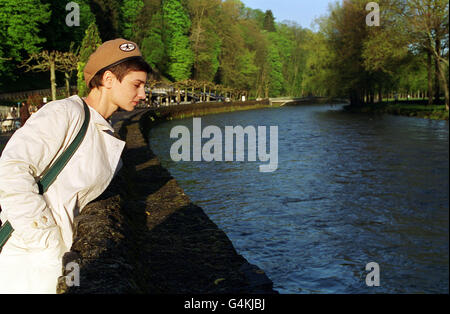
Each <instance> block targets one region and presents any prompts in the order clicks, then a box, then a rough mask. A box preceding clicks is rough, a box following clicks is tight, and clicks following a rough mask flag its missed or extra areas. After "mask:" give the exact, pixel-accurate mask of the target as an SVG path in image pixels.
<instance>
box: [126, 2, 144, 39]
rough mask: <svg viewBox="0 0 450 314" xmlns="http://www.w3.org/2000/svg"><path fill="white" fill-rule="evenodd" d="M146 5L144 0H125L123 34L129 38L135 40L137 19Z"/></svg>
mask: <svg viewBox="0 0 450 314" xmlns="http://www.w3.org/2000/svg"><path fill="white" fill-rule="evenodd" d="M143 7H144V2H143V1H142V0H123V4H122V6H121V13H122V35H123V36H124V38H126V39H129V40H135V38H134V37H135V34H136V24H135V23H136V19H137V17H138V14H139V12H140V11H141V10H142V8H143Z"/></svg>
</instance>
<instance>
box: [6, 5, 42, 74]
mask: <svg viewBox="0 0 450 314" xmlns="http://www.w3.org/2000/svg"><path fill="white" fill-rule="evenodd" d="M0 8H1V9H0V43H1V44H0V71H2V72H3V71H6V70H7V69H8V68H9V70H11V68H10V67H8V65H6V61H11V60H12V61H21V60H23V57H24V55H26V54H31V53H33V52H38V51H39V47H40V45H41V44H42V43H44V42H45V40H46V39H45V37H44V36H43V34H41V32H40V30H41V27H42V24H44V23H47V22H48V21H49V19H50V14H51V12H49V11H48V9H49V6H48V5H45V4H42V2H41V1H39V0H0Z"/></svg>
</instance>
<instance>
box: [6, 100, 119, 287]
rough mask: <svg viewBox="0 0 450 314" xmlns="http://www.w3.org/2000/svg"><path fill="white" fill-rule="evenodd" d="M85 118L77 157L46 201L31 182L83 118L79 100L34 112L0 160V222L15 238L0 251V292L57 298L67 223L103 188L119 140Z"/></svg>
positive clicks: (99, 120)
mask: <svg viewBox="0 0 450 314" xmlns="http://www.w3.org/2000/svg"><path fill="white" fill-rule="evenodd" d="M89 110H90V114H91V120H90V123H89V127H88V130H87V132H86V136H85V138H84V140H83V142H82V143H81V145H80V146H79V147H78V149H77V151H76V152H75V154H74V155H73V156H72V158H71V159H70V160H69V162H68V163H67V165H66V166H65V167H64V169H63V170H62V171H61V173H60V174H59V175H58V177H57V178H56V180H55V181H54V182H53V184H52V185H51V186H50V187H49V188H48V190H47V192H46V193H44V195H40V194H39V189H38V185H37V182H38V180H39V179H40V176H41V175H42V173H43V172H44V171H45V170H46V169H48V167H49V166H51V165H52V164H53V162H54V161H56V159H57V158H58V157H59V156H60V155H61V154H62V153H63V152H64V150H65V149H66V148H67V147H68V146H69V145H70V143H71V142H72V141H73V139H74V138H75V136H76V135H77V134H78V131H79V130H80V128H81V125H82V124H83V120H84V110H83V102H82V100H81V99H80V97H78V96H72V97H69V98H66V99H63V100H58V101H53V102H50V103H48V104H46V105H45V106H44V107H42V108H41V109H40V110H39V111H38V112H37V113H35V114H33V115H32V116H31V117H30V118H29V119H28V120H27V122H26V123H25V125H24V126H23V127H21V128H20V129H18V130H17V131H16V132H15V133H14V135H13V136H12V137H11V139H10V140H9V142H8V144H7V145H6V147H5V148H4V150H3V153H2V155H1V158H0V204H1V207H2V212H1V213H0V219H1V220H2V222H5V221H6V220H8V221H9V222H10V223H11V225H12V227H13V228H14V230H15V231H14V232H13V234H12V236H11V238H10V239H9V240H8V242H7V243H6V244H5V246H4V247H3V250H2V251H1V252H0V293H55V292H56V283H57V279H58V277H59V276H61V275H62V267H61V266H62V265H61V257H62V254H64V252H66V251H69V250H70V247H71V245H72V236H73V229H72V224H73V219H74V216H76V215H77V214H78V213H79V212H80V211H81V210H82V209H83V207H85V206H86V205H87V204H88V203H89V202H90V201H92V200H94V199H95V198H97V197H98V196H99V195H100V194H101V193H102V192H103V191H104V190H105V189H106V188H107V186H108V185H109V183H110V182H111V180H112V178H113V176H114V174H115V173H116V171H117V170H118V169H119V168H120V155H121V153H122V150H123V148H124V146H125V142H123V141H121V140H119V139H117V138H115V137H114V136H113V135H112V133H113V132H114V130H113V128H112V127H111V125H110V124H109V123H108V122H107V121H106V120H105V119H104V118H103V117H102V116H101V115H100V114H99V113H98V112H97V111H95V110H94V109H93V108H91V107H89Z"/></svg>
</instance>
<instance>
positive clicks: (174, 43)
mask: <svg viewBox="0 0 450 314" xmlns="http://www.w3.org/2000/svg"><path fill="white" fill-rule="evenodd" d="M162 13H163V36H162V39H163V42H164V44H165V48H166V53H167V64H166V71H167V74H168V75H169V76H170V77H171V78H173V79H174V80H176V81H182V80H185V79H188V78H189V77H190V75H191V69H192V64H193V62H194V56H193V53H192V50H191V47H190V42H189V37H188V33H189V30H190V27H191V21H190V19H189V15H188V14H187V12H186V10H185V8H184V7H183V5H182V4H181V1H180V0H165V1H164V3H163V7H162Z"/></svg>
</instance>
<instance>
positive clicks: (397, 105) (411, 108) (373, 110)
mask: <svg viewBox="0 0 450 314" xmlns="http://www.w3.org/2000/svg"><path fill="white" fill-rule="evenodd" d="M344 110H345V111H347V112H353V113H370V114H393V115H400V116H407V117H418V118H425V119H432V120H447V121H448V111H446V110H445V105H432V106H428V105H425V104H423V103H414V102H411V101H408V102H406V101H405V102H400V101H399V102H383V103H376V104H373V105H363V106H351V105H347V106H345V107H344Z"/></svg>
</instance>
